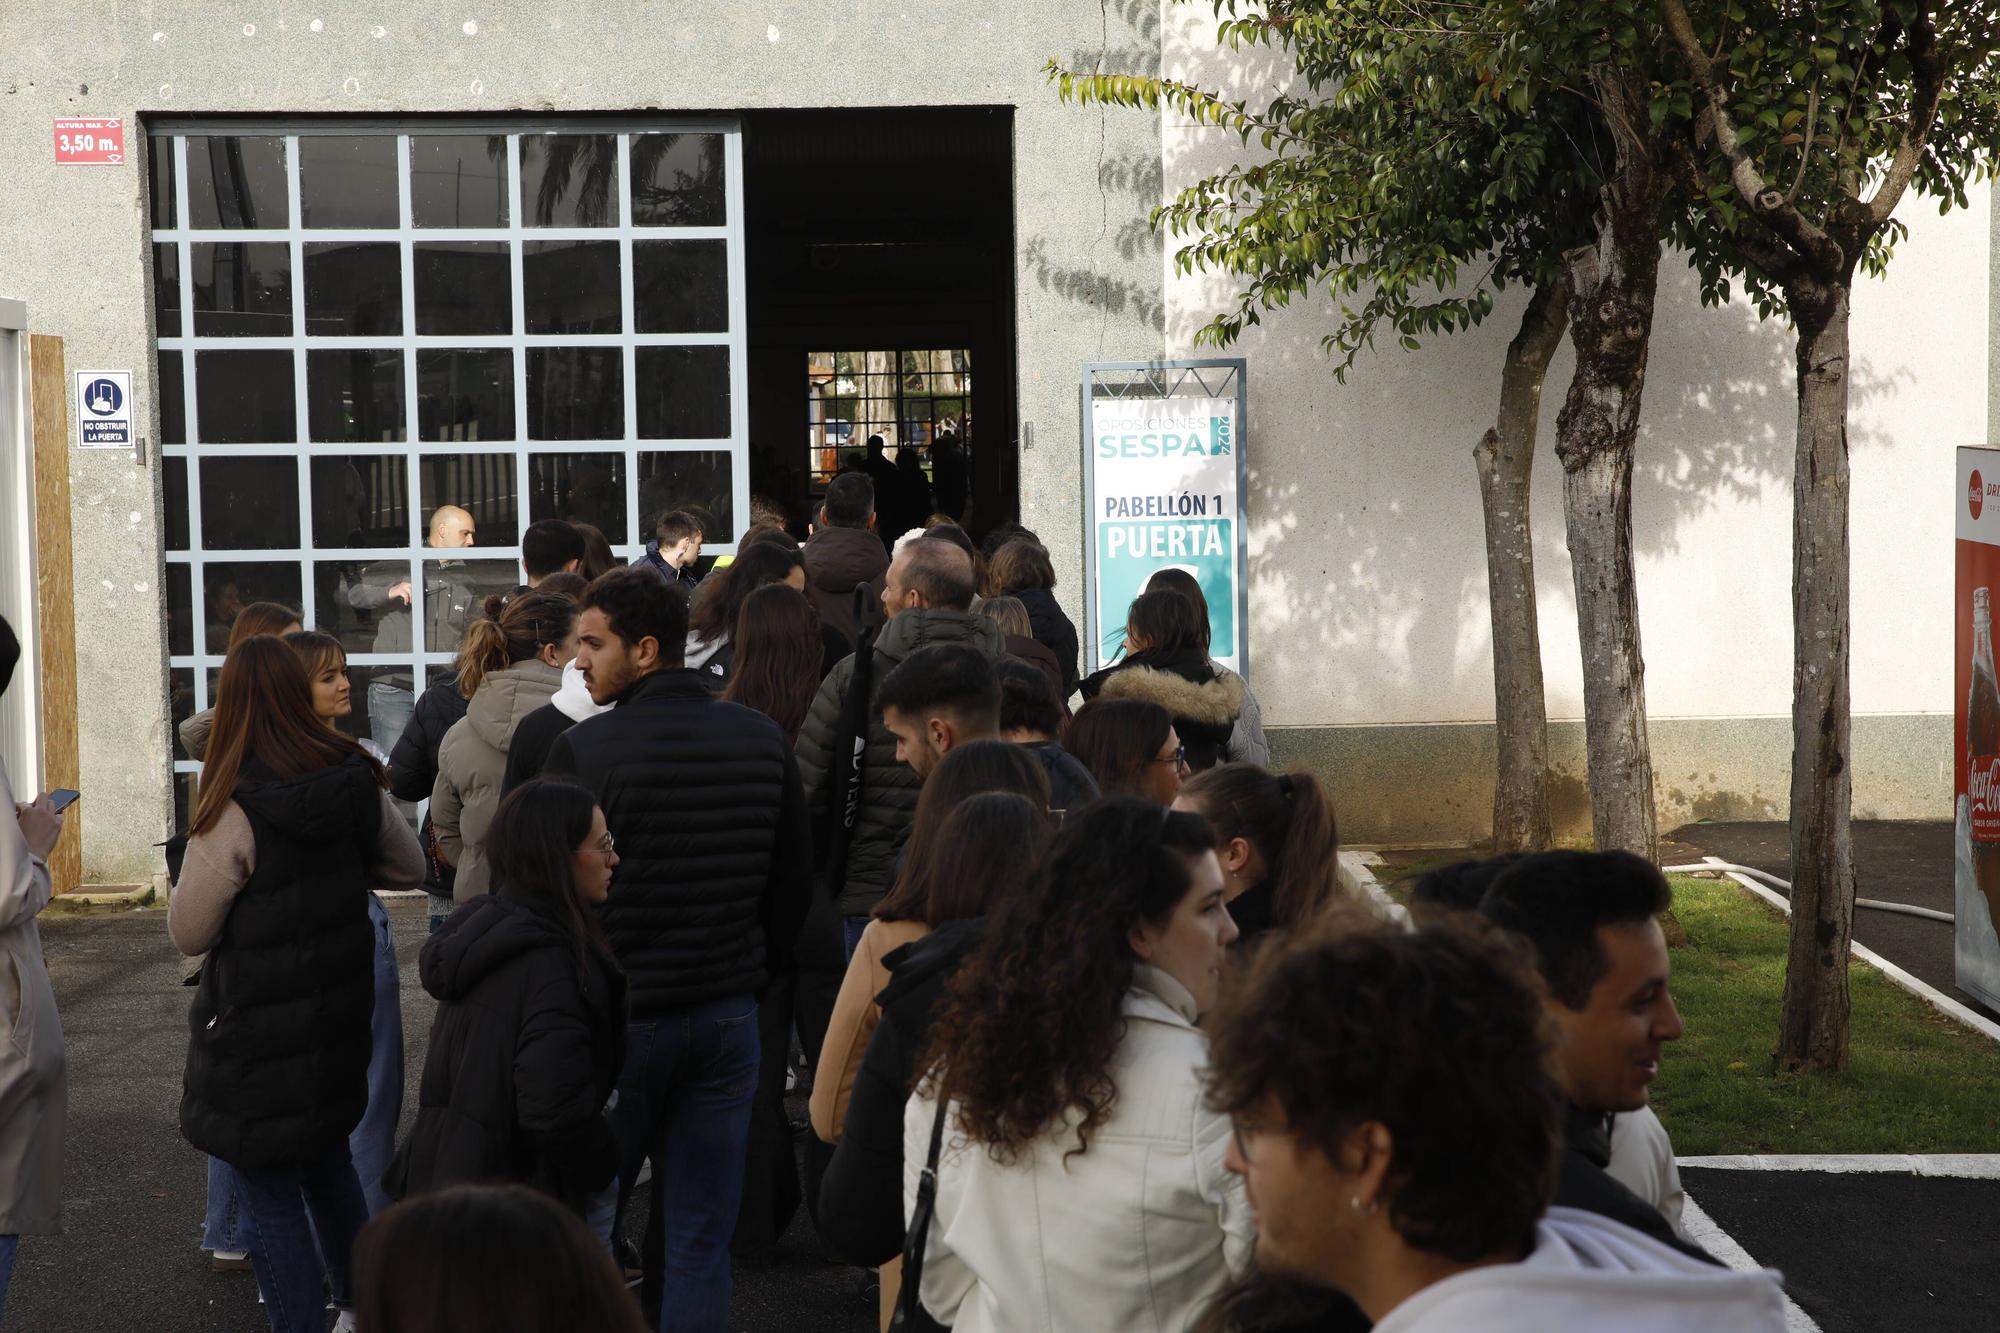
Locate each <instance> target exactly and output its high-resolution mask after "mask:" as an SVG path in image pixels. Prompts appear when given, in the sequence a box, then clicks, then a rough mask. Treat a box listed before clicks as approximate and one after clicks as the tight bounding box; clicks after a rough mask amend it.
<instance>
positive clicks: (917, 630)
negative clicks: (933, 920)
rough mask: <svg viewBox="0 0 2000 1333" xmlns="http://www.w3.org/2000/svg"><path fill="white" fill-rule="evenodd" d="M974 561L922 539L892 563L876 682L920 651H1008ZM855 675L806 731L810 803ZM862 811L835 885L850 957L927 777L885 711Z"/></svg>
mask: <svg viewBox="0 0 2000 1333" xmlns="http://www.w3.org/2000/svg"><path fill="white" fill-rule="evenodd" d="M973 593H974V587H973V581H972V557H971V556H968V555H967V554H966V553H965V552H964V551H961V550H960V549H959V548H958V547H956V546H954V545H952V544H951V543H950V542H945V541H936V540H933V539H931V538H928V537H924V538H919V539H918V540H916V541H913V542H911V543H910V544H909V545H908V546H906V547H904V548H903V553H902V554H901V555H899V556H897V557H896V558H895V560H894V561H893V562H892V563H891V564H890V566H889V572H888V574H887V576H886V577H885V579H884V582H883V587H882V609H883V611H884V612H886V613H887V614H888V616H889V623H888V624H886V625H884V626H883V627H882V633H881V634H880V636H878V637H877V638H876V640H875V647H874V650H873V651H874V667H873V669H874V678H875V679H876V680H877V681H880V680H882V679H883V678H884V677H885V676H887V675H888V674H889V673H890V672H891V671H893V670H894V669H895V668H896V667H897V666H898V665H899V664H900V663H901V662H902V661H903V660H904V659H905V658H907V657H909V656H910V655H911V654H912V653H915V652H916V651H917V650H918V649H921V648H929V647H932V646H934V645H938V644H947V643H961V644H966V645H968V646H970V647H972V648H975V649H977V650H978V651H979V654H980V655H981V656H982V657H984V658H985V659H986V660H987V661H989V662H992V661H997V660H998V659H999V658H1000V656H1001V655H1002V654H1003V653H1004V652H1005V640H1004V639H1003V638H1002V637H1001V634H1000V631H999V630H998V629H997V628H995V627H994V624H993V622H992V621H990V620H988V619H987V618H986V617H985V616H977V615H973V614H972V612H971V610H970V609H969V608H970V607H971V606H972V598H973ZM853 678H854V658H853V657H851V656H850V657H848V658H846V659H844V660H843V661H842V662H841V663H840V665H838V666H836V667H835V668H834V669H833V674H831V675H829V676H828V677H827V678H826V679H825V680H824V681H823V682H821V684H820V687H819V694H818V696H817V697H816V698H814V699H813V705H812V711H811V712H810V713H808V714H807V715H806V721H805V726H804V727H802V728H801V729H800V731H799V743H798V756H799V774H800V776H801V777H802V778H803V779H804V780H805V788H806V800H807V801H808V803H811V802H814V801H819V800H822V799H824V798H825V796H826V787H827V783H828V780H829V778H830V777H831V775H832V772H833V759H834V750H835V747H836V746H837V745H838V744H839V743H840V737H839V735H838V733H839V731H840V715H841V710H842V708H843V706H844V705H845V703H846V700H847V690H848V686H849V684H850V682H852V680H853ZM860 777H861V805H860V814H859V818H858V819H857V820H856V821H855V826H854V841H853V845H852V846H851V847H850V849H849V851H848V857H847V870H846V874H845V876H844V877H843V882H842V883H840V884H837V885H833V886H831V888H832V892H833V895H834V898H835V901H836V905H837V906H838V907H839V909H840V913H841V915H842V916H843V917H845V918H847V921H846V928H847V951H848V953H849V954H850V955H852V954H853V952H854V941H856V940H858V939H859V938H860V937H861V931H862V928H863V927H865V926H866V925H867V923H868V913H869V911H870V910H871V909H873V907H874V906H875V904H876V903H878V902H880V901H881V899H882V895H883V894H885V893H887V892H888V891H889V885H890V882H891V881H892V880H893V879H894V878H895V872H896V847H897V844H898V843H899V842H900V841H901V840H902V839H903V837H904V836H905V834H906V833H907V832H908V830H909V827H910V821H911V820H912V819H913V818H915V816H916V811H917V795H918V793H919V792H920V791H921V790H922V789H923V779H921V778H919V777H918V776H917V774H916V773H915V772H914V771H912V770H911V769H910V767H909V766H908V765H907V764H903V763H899V762H898V761H897V759H896V737H895V735H894V733H892V732H891V731H890V730H889V729H888V727H887V726H885V725H884V724H883V722H882V712H881V710H880V709H878V708H872V707H871V708H870V709H869V712H868V737H867V742H866V749H865V751H864V753H863V756H862V763H861V774H860Z"/></svg>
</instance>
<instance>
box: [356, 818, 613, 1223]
mask: <svg viewBox="0 0 2000 1333" xmlns="http://www.w3.org/2000/svg"><path fill="white" fill-rule="evenodd" d="M485 853H486V862H487V864H488V865H489V866H490V867H491V869H492V875H493V891H492V892H491V893H490V894H486V895H482V896H480V897H478V898H475V899H473V900H472V901H471V902H469V903H467V904H466V905H464V906H463V907H461V908H459V909H458V911H456V912H454V913H453V914H452V916H451V919H450V920H448V921H446V922H445V924H444V926H443V928H442V929H440V930H439V931H438V933H437V934H435V935H433V936H431V937H430V939H429V940H428V941H427V942H426V943H425V944H424V948H423V953H422V954H421V955H420V963H419V966H420V968H421V971H422V974H423V980H424V989H425V990H427V991H429V992H430V993H431V994H432V995H433V996H435V997H436V998H437V1001H438V1012H437V1019H436V1021H435V1022H433V1023H432V1025H431V1040H430V1050H429V1053H428V1054H427V1056H426V1058H425V1060H424V1078H423V1085H422V1090H421V1092H420V1094H419V1097H418V1110H417V1123H416V1127H415V1128H414V1129H412V1130H411V1131H410V1137H409V1139H408V1140H407V1141H405V1142H404V1144H403V1146H402V1148H401V1149H400V1150H399V1151H398V1152H397V1154H396V1160H395V1162H394V1163H393V1164H392V1165H391V1166H390V1168H389V1172H388V1175H387V1176H386V1178H385V1180H384V1184H386V1185H387V1186H388V1188H389V1191H390V1193H391V1194H393V1195H394V1196H395V1197H397V1198H399V1199H401V1198H409V1197H412V1196H414V1195H418V1194H423V1193H426V1192H428V1191H430V1190H434V1189H438V1188H440V1187H442V1186H445V1185H451V1184H457V1183H459V1182H463V1181H516V1182H519V1183H521V1184H525V1185H529V1186H532V1187H534V1188H536V1189H539V1190H541V1191H543V1192H544V1193H546V1194H550V1195H553V1196H554V1197H555V1198H557V1199H559V1200H561V1201H562V1202H563V1203H565V1204H567V1205H569V1207H570V1208H572V1209H573V1210H574V1211H575V1212H576V1213H577V1214H578V1215H579V1216H581V1217H583V1218H585V1219H586V1220H587V1221H589V1222H590V1223H591V1225H592V1227H593V1229H594V1230H596V1232H597V1234H598V1236H599V1238H600V1239H603V1240H606V1241H607V1243H608V1241H609V1236H610V1231H611V1218H612V1209H613V1206H614V1204H615V1201H616V1183H617V1178H618V1143H617V1140H616V1139H614V1138H613V1137H612V1134H611V1124H610V1122H609V1121H608V1120H607V1119H606V1118H605V1115H604V1104H605V1102H606V1101H607V1100H609V1099H610V1097H611V1091H612V1089H613V1088H614V1087H616V1086H617V1082H618V1071H619V1068H620V1066H621V1065H623V1063H624V1060H625V976H624V974H623V973H622V972H621V971H619V969H618V964H617V963H616V962H615V961H613V959H612V956H611V949H610V946H609V945H607V944H606V943H605V940H604V935H603V932H602V931H601V930H600V929H599V928H598V925H597V918H596V914H595V909H596V907H597V906H598V904H600V903H602V902H603V901H604V900H605V898H606V897H607V896H609V894H610V892H611V872H612V870H613V869H614V868H615V867H616V866H617V864H618V852H617V850H616V848H615V847H614V845H613V843H612V840H611V834H610V833H609V832H608V831H607V830H606V828H605V825H604V812H603V811H602V810H600V809H598V807H597V802H596V799H595V798H594V797H592V796H591V794H590V793H589V792H588V791H585V790H584V789H583V788H582V787H578V786H575V785H573V784H571V783H567V782H549V781H541V780H536V781H532V782H524V783H522V784H521V785H520V786H519V787H517V788H515V789H514V790H513V791H512V792H511V793H509V794H508V795H507V797H506V798H505V799H504V800H502V801H501V802H500V808H499V810H498V811H497V812H495V814H494V816H493V824H492V827H491V828H490V829H489V830H488V832H487V834H486V845H485Z"/></svg>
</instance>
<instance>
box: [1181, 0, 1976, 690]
mask: <svg viewBox="0 0 2000 1333" xmlns="http://www.w3.org/2000/svg"><path fill="white" fill-rule="evenodd" d="M1163 13H1164V29H1163V35H1162V53H1161V65H1162V70H1163V72H1164V73H1166V74H1168V75H1169V76H1171V77H1178V78H1185V79H1187V80H1189V81H1191V82H1193V83H1196V84H1198V85H1201V86H1204V87H1219V88H1222V89H1224V90H1226V91H1228V92H1229V93H1230V95H1232V96H1240V97H1246V98H1250V99H1252V100H1253V102H1254V101H1257V100H1260V99H1266V98H1268V97H1270V96H1272V95H1274V93H1275V92H1276V90H1277V89H1278V87H1279V86H1280V85H1281V83H1282V82H1284V81H1285V80H1286V79H1287V78H1288V76H1289V71H1288V70H1287V69H1286V68H1285V67H1284V66H1283V65H1282V64H1280V63H1278V62H1275V61H1274V60H1273V59H1272V58H1271V56H1270V55H1269V54H1268V53H1258V52H1252V53H1229V52H1218V51H1217V50H1216V48H1215V45H1214V40H1213V39H1214V29H1215V24H1214V20H1213V17H1212V16H1211V15H1210V14H1209V12H1208V10H1207V7H1206V6H1201V5H1192V4H1175V3H1172V2H1171V0H1169V2H1168V3H1167V4H1166V5H1165V8H1164V10H1163ZM1161 133H1162V150H1163V155H1164V175H1165V182H1164V186H1165V192H1166V196H1167V197H1171V196H1172V195H1173V193H1174V192H1175V191H1177V190H1178V189H1179V188H1181V187H1182V186H1184V185H1186V184H1187V183H1189V182H1191V181H1194V180H1198V179H1200V178H1201V177H1202V176H1204V175H1206V174H1208V173H1209V172H1211V171H1213V170H1215V169H1217V168H1218V167H1220V166H1221V165H1223V164H1225V163H1227V162H1229V161H1231V160H1232V159H1233V158H1234V157H1235V156H1236V155H1238V154H1240V153H1241V152H1242V151H1244V150H1243V149H1242V147H1241V145H1240V144H1239V143H1238V141H1237V139H1236V138H1235V136H1234V135H1232V134H1229V133H1227V132H1226V131H1222V130H1217V129H1214V128H1211V127H1198V126H1194V125H1191V124H1188V123H1185V122H1182V121H1179V120H1177V119H1175V118H1172V117H1169V118H1167V119H1166V120H1165V121H1164V122H1163V124H1162V129H1161ZM1970 197H1971V207H1970V208H1969V209H1966V210H1962V211H1956V212H1953V213H1952V214H1950V215H1948V216H1945V217H1940V216H1938V213H1937V208H1936V205H1935V204H1934V203H1932V202H1929V201H1926V200H1921V199H1914V198H1913V199H1910V200H1907V201H1906V202H1905V205H1904V207H1903V209H1902V211H1901V216H1902V217H1903V219H1904V220H1905V221H1906V222H1907V223H1908V224H1909V227H1910V236H1909V239H1908V240H1907V241H1906V242H1905V243H1904V245H1903V246H1902V247H1901V249H1900V251H1899V253H1898V256H1897V258H1896V261H1895V263H1894V264H1893V265H1892V266H1891V269H1890V273H1889V275H1888V276H1887V277H1886V278H1885V279H1883V280H1881V281H1874V282H1864V283H1863V284H1862V285H1861V286H1860V288H1859V289H1858V290H1857V291H1856V294H1855V300H1854V322H1853V359H1852V367H1853V370H1852V382H1853V395H1854V396H1853V406H1852V411H1851V427H1850V429H1851V447H1852V458H1853V496H1854V506H1853V529H1852V532H1853V552H1854V626H1855V637H1854V648H1853V670H1854V685H1853V696H1854V709H1855V711H1856V712H1857V713H1892V714H1909V713H1945V714H1948V713H1949V712H1950V711H1951V707H1952V701H1951V698H1950V694H1951V681H1952V661H1951V655H1952V651H1953V645H1952V628H1951V606H1950V599H1951V577H1952V576H1951V570H1952V564H1951V558H1952V550H1951V540H1952V530H1951V515H1952V510H1951V505H1952V503H1953V502H1954V500H1955V498H1956V495H1955V488H1954V485H1953V480H1952V478H1953V474H1952V449H1953V448H1954V446H1957V445H1960V444H1970V443H1977V442H1980V441H1981V440H1982V439H1983V438H1984V435H1985V428H1986V413H1987V339H1988V311H1987V302H1988V295H1987V290H1988V274H1989V272H1990V265H1991V262H1992V256H1991V254H1990V245H1989V235H1988V230H1989V224H1988V218H1989V212H1990V204H1991V201H1990V198H1989V191H1988V189H1987V187H1986V186H1983V185H1982V186H1979V187H1977V188H1975V189H1974V190H1972V191H1971V192H1970ZM1172 248H1175V247H1172V246H1170V250H1169V254H1168V255H1167V257H1166V307H1167V344H1168V355H1169V356H1185V355H1192V354H1195V349H1194V348H1193V345H1192V337H1193V334H1194V331H1195V330H1196V329H1198V328H1199V327H1200V326H1201V325H1202V324H1203V323H1205V322H1206V321H1207V319H1208V318H1209V316H1210V315H1211V314H1213V313H1214V312H1215V311H1217V310H1220V309H1223V308H1226V307H1227V306H1229V305H1231V304H1233V296H1234V291H1235V288H1234V287H1233V286H1232V285H1231V284H1230V283H1229V282H1228V281H1227V280H1225V279H1217V278H1214V277H1208V276H1199V275H1198V276H1192V277H1184V276H1181V275H1179V274H1178V273H1177V272H1176V271H1175V268H1174V265H1173V260H1172V253H1171V250H1172ZM1523 299H1524V298H1522V297H1519V296H1515V297H1513V298H1512V299H1506V300H1503V301H1502V302H1501V303H1500V304H1499V306H1498V308H1497V309H1496V310H1495V312H1494V315H1493V316H1492V318H1491V319H1490V320H1489V321H1488V323H1487V325H1486V326H1485V327H1484V328H1481V329H1478V330H1474V331H1472V332H1470V333H1466V334H1461V335H1458V336H1456V337H1453V338H1438V339H1434V340H1432V341H1430V342H1429V343H1427V345H1426V346H1425V347H1424V348H1423V350H1422V351H1420V352H1416V353H1405V352H1402V351H1400V350H1396V349H1395V347H1394V341H1393V339H1385V340H1384V341H1385V344H1386V345H1387V347H1388V348H1389V350H1384V351H1381V352H1379V353H1377V354H1374V355H1371V356H1364V357H1363V358H1362V360H1361V361H1360V363H1359V364H1358V365H1357V366H1356V367H1355V368H1354V370H1353V371H1352V372H1351V373H1350V374H1349V376H1348V382H1347V383H1346V384H1345V385H1341V384H1337V383H1336V382H1335V381H1334V380H1333V377H1332V374H1331V371H1330V363H1329V362H1328V360H1327V358H1326V357H1325V356H1324V355H1323V354H1322V353H1321V351H1320V348H1319V338H1320V336H1321V335H1322V334H1323V333H1324V332H1325V331H1326V330H1327V329H1328V328H1329V327H1331V325H1330V322H1329V321H1328V319H1327V318H1326V315H1325V307H1324V304H1323V303H1314V302H1310V301H1307V302H1301V303H1297V304H1295V305H1293V306H1292V307H1291V308H1290V309H1287V310H1282V311H1276V312H1270V313H1268V314H1267V315H1266V316H1265V322H1264V324H1263V325H1262V326H1261V327H1258V328H1253V329H1251V330H1248V331H1247V333H1246V335H1245V337H1244V338H1243V339H1242V340H1241V341H1240V343H1239V344H1238V345H1237V347H1236V348H1235V349H1234V350H1233V352H1232V354H1241V355H1243V356H1246V357H1247V358H1248V359H1249V365H1250V370H1249V374H1250V382H1249V390H1250V409H1249V422H1248V432H1247V441H1248V444H1247V448H1248V451H1249V457H1250V465H1251V473H1252V485H1251V495H1252V500H1251V524H1252V526H1251V541H1250V554H1251V564H1252V570H1253V575H1252V577H1253V583H1252V596H1251V620H1252V635H1253V637H1252V653H1253V656H1252V661H1253V663H1254V664H1255V670H1254V677H1253V683H1254V685H1255V687H1256V689H1257V691H1258V695H1259V697H1260V699H1261V701H1262V703H1263V706H1264V714H1265V719H1266V721H1267V722H1271V723H1274V724H1278V725H1288V726H1301V725H1303V726H1326V725H1349V724H1363V723H1375V724H1380V723H1408V722H1446V721H1481V720H1485V721H1490V720H1491V718H1492V716H1493V698H1492V660H1491V648H1490V635H1489V627H1488V619H1487V604H1486V574H1485V563H1484V560H1485V555H1484V539H1483V534H1482V530H1481V524H1480V515H1479V498H1478V489H1477V482H1476V478H1475V474H1474V471H1473V464H1472V456H1471V448H1472V444H1473V442H1474V441H1475V440H1476V439H1477V438H1478V437H1479V435H1480V433H1481V432H1482V431H1483V430H1485V428H1486V427H1487V426H1488V425H1490V424H1491V422H1492V420H1493V416H1494V411H1495V408H1496V405H1497V399H1498V393H1499V375H1500V367H1501V359H1502V356H1503V353H1504V351H1505V347H1506V343H1507V340H1508V339H1509V338H1510V337H1511V336H1512V335H1513V332H1514V330H1515V327H1516V321H1517V320H1518V317H1519V313H1520V309H1521V304H1522V301H1523ZM1792 347H1793V340H1792V338H1791V336H1790V333H1789V331H1788V330H1787V329H1786V328H1785V327H1784V325H1783V324H1781V323H1779V322H1776V321H1773V322H1769V323H1761V322H1759V321H1758V319H1757V316H1756V312H1755V310H1754V309H1753V308H1752V307H1751V306H1749V305H1748V304H1747V303H1745V302H1742V301H1740V300H1739V301H1737V302H1735V303H1733V304H1731V305H1730V306H1728V307H1725V308H1723V309H1719V310H1717V309H1703V308H1702V307H1701V306H1700V304H1699V302H1698V300H1697V299H1696V292H1695V284H1694V278H1693V274H1692V273H1691V272H1690V271H1689V270H1688V269H1687V268H1686V266H1685V264H1684V263H1683V262H1682V261H1681V259H1680V257H1678V256H1672V255H1670V256H1669V257H1668V258H1667V260H1666V261H1665V263H1664V264H1663V266H1662V273H1661V291H1660V299H1659V305H1658V310H1657V313H1656V316H1655V322H1654V333H1653V344H1652V354H1651V362H1650V370H1649V372H1648V378H1647V386H1646V398H1645V413H1644V428H1643V431H1642V434H1641V438H1640V443H1639V453H1638V475H1637V478H1636V480H1635V485H1634V501H1633V532H1634V542H1635V544H1636V549H1637V554H1638V561H1637V573H1638V580H1639V603H1640V618H1641V635H1642V641H1643V644H1644V649H1645V656H1646V666H1647V679H1646V686H1647V705H1648V710H1649V713H1650V714H1651V716H1652V717H1653V718H1654V719H1656V720H1661V719H1667V718H1680V717H1698V718H1721V717H1755V716H1779V715H1787V714H1789V712H1790V708H1791V473H1792V462H1791V460H1792V429H1793V422H1794V418H1795V406H1794V399H1793V392H1794V390H1793V384H1794V372H1793V366H1792V354H1793V353H1792ZM1204 354H1210V355H1212V354H1213V353H1212V352H1205V353H1204ZM1573 364H1574V362H1573V359H1572V357H1571V356H1570V353H1569V351H1568V348H1567V347H1565V348H1564V350H1563V351H1562V352H1561V353H1559V354H1558V355H1557V357H1556V359H1555V362H1554V364H1553V365H1552V366H1551V367H1550V372H1549V378H1548V384H1547V389H1546V392H1545V396H1544V402H1543V420H1542V436H1541V442H1540V443H1541V455H1540V458H1539V459H1538V461H1537V463H1536V468H1537V475H1536V481H1535V491H1534V506H1535V513H1534V528H1535V534H1536V551H1537V560H1538V566H1537V581H1538V584H1539V598H1540V602H1539V604H1540V611H1541V627H1542V649H1543V669H1544V672H1545V674H1546V678H1547V688H1548V700H1549V713H1550V716H1551V717H1552V718H1576V717H1580V716H1581V715H1582V708H1583V701H1582V679H1581V669H1580V665H1579V658H1578V652H1577V638H1576V618H1575V600H1574V597H1573V595H1572V592H1571V585H1570V569H1569V561H1568V556H1567V552H1566V550H1565V545H1564V539H1563V519H1562V485H1561V476H1560V472H1559V467H1560V465H1559V464H1558V463H1557V461H1556V459H1555V456H1554V453H1553V449H1554V443H1555V417H1556V412H1557V410H1558V408H1560V406H1561V404H1562V397H1563V392H1564V390H1565V388H1566V387H1567V385H1568V382H1569V377H1570V373H1571V369H1572V367H1573Z"/></svg>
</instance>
